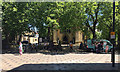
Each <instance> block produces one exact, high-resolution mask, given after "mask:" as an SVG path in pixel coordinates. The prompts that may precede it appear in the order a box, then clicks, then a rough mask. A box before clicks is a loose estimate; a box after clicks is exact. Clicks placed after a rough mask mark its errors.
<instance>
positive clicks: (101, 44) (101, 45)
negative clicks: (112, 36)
mask: <svg viewBox="0 0 120 72" xmlns="http://www.w3.org/2000/svg"><path fill="white" fill-rule="evenodd" d="M102 51H103V42H100V43H99V44H98V53H101V52H102Z"/></svg>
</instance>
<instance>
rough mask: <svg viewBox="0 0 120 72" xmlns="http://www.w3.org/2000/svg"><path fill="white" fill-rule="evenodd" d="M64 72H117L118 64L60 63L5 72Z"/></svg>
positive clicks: (33, 65) (23, 66) (29, 65)
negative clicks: (74, 71)
mask: <svg viewBox="0 0 120 72" xmlns="http://www.w3.org/2000/svg"><path fill="white" fill-rule="evenodd" d="M49 70H50V71H52V72H54V71H55V72H59V71H60V72H61V71H62V72H66V71H70V70H78V71H79V72H80V71H82V72H86V71H91V72H93V71H94V72H96V71H97V72H99V71H102V72H104V71H105V72H117V71H118V63H117V64H116V66H115V67H112V64H111V63H60V64H56V63H53V64H24V65H21V66H19V67H16V68H14V69H12V70H9V71H6V72H43V71H45V72H46V71H48V72H50V71H49Z"/></svg>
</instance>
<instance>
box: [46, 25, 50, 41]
mask: <svg viewBox="0 0 120 72" xmlns="http://www.w3.org/2000/svg"><path fill="white" fill-rule="evenodd" d="M47 38H48V42H50V27H48V37H47Z"/></svg>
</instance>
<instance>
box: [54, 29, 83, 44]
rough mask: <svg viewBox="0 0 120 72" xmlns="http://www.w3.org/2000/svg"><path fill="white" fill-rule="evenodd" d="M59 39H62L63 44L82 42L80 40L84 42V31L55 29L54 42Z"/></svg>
mask: <svg viewBox="0 0 120 72" xmlns="http://www.w3.org/2000/svg"><path fill="white" fill-rule="evenodd" d="M58 41H61V43H62V44H68V43H70V42H72V43H73V44H80V42H83V32H82V31H76V32H74V33H73V32H71V31H70V30H68V31H67V32H61V30H60V29H56V30H54V31H53V42H54V44H56V43H58Z"/></svg>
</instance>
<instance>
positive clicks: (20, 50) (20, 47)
mask: <svg viewBox="0 0 120 72" xmlns="http://www.w3.org/2000/svg"><path fill="white" fill-rule="evenodd" d="M19 45H20V46H19V53H20V55H22V54H23V52H24V50H23V47H22V43H21V42H20V44H19Z"/></svg>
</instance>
